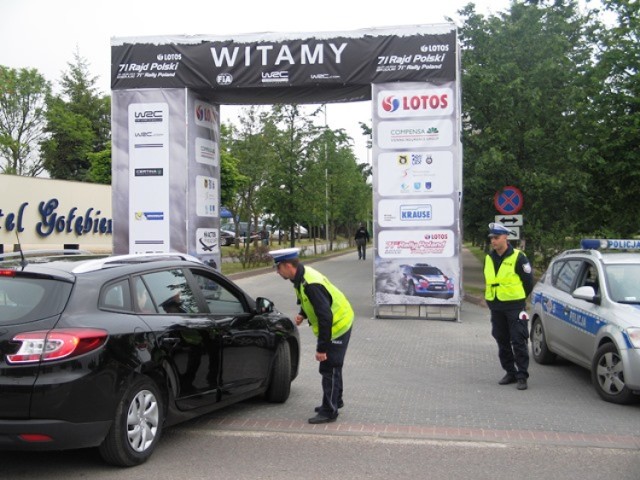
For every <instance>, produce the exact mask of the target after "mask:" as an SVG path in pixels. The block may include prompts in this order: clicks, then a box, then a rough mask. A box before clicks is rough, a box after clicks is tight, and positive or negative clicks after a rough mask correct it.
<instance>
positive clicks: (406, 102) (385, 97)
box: [378, 88, 453, 118]
mask: <svg viewBox="0 0 640 480" xmlns="http://www.w3.org/2000/svg"><path fill="white" fill-rule="evenodd" d="M452 113H453V90H451V89H450V88H437V89H432V90H406V91H398V90H383V91H381V92H380V93H379V94H378V115H379V116H380V117H383V118H389V117H426V116H436V115H438V116H443V115H451V114H452Z"/></svg>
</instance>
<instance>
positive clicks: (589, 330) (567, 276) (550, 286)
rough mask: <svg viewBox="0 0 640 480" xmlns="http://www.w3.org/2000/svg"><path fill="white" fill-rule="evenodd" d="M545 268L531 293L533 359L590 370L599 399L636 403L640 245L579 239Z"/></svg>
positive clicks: (639, 382)
mask: <svg viewBox="0 0 640 480" xmlns="http://www.w3.org/2000/svg"><path fill="white" fill-rule="evenodd" d="M581 246H582V249H579V250H568V251H565V252H563V253H561V254H560V255H558V256H557V257H555V258H554V259H553V260H552V261H551V263H550V264H549V268H548V269H547V271H546V272H545V273H544V275H543V276H542V278H541V279H540V281H539V282H538V283H537V284H536V286H535V287H534V289H533V293H532V303H533V306H532V310H533V311H532V315H531V320H532V321H531V343H532V351H533V358H534V359H535V361H536V362H538V363H541V364H548V363H552V362H553V360H554V359H555V357H556V355H560V356H561V357H563V358H565V359H567V360H570V361H571V362H573V363H576V364H578V365H581V366H583V367H585V368H588V369H590V370H591V379H592V382H593V385H594V387H595V389H596V391H597V392H598V394H599V395H600V397H602V398H603V399H604V400H606V401H608V402H613V403H619V404H627V403H633V402H635V401H637V400H638V399H640V396H639V395H640V240H597V239H594V240H583V241H582V242H581Z"/></svg>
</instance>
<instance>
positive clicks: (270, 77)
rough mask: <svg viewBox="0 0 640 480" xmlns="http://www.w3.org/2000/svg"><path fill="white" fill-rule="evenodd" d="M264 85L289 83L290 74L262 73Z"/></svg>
mask: <svg viewBox="0 0 640 480" xmlns="http://www.w3.org/2000/svg"><path fill="white" fill-rule="evenodd" d="M261 75H262V83H274V82H278V83H279V82H288V81H289V72H287V71H279V72H262V73H261Z"/></svg>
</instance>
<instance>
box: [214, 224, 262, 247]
mask: <svg viewBox="0 0 640 480" xmlns="http://www.w3.org/2000/svg"><path fill="white" fill-rule="evenodd" d="M220 228H221V229H224V230H228V231H229V232H232V233H233V234H234V236H235V234H236V233H235V232H236V224H235V223H234V222H226V223H223V224H222V225H221V226H220ZM237 231H238V238H239V239H240V241H241V242H243V243H244V242H246V241H247V239H248V240H249V241H251V242H252V241H254V240H258V239H260V233H259V232H256V231H255V229H254V228H253V225H252V224H251V223H249V222H238V229H237ZM234 240H235V238H234Z"/></svg>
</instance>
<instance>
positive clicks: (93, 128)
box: [41, 53, 111, 181]
mask: <svg viewBox="0 0 640 480" xmlns="http://www.w3.org/2000/svg"><path fill="white" fill-rule="evenodd" d="M74 62H75V63H68V66H69V70H68V71H67V72H65V73H64V74H63V76H62V81H61V86H62V94H61V95H59V96H56V95H52V96H50V97H49V98H48V100H47V105H48V111H47V126H46V131H47V133H48V134H49V138H48V139H46V140H45V141H43V142H42V144H41V146H42V155H43V163H44V166H45V168H46V169H47V171H48V172H49V174H50V175H51V177H52V178H57V179H63V180H77V181H86V180H89V181H90V180H91V178H92V176H90V175H89V170H90V169H91V160H90V154H94V153H99V152H103V151H105V150H107V149H108V148H109V143H110V127H111V124H110V109H111V106H110V103H111V102H110V98H109V97H107V96H102V95H100V94H99V93H98V91H97V88H96V86H95V84H96V81H97V79H96V77H91V76H90V73H89V69H88V65H87V62H86V60H85V59H83V58H82V57H81V56H80V55H79V54H78V53H76V54H75V56H74ZM93 158H94V159H95V158H96V157H93ZM97 158H100V159H101V160H102V161H103V160H104V159H105V158H106V157H105V155H102V156H99V157H97ZM96 169H100V170H103V167H100V166H96ZM93 178H95V176H94V177H93Z"/></svg>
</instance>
